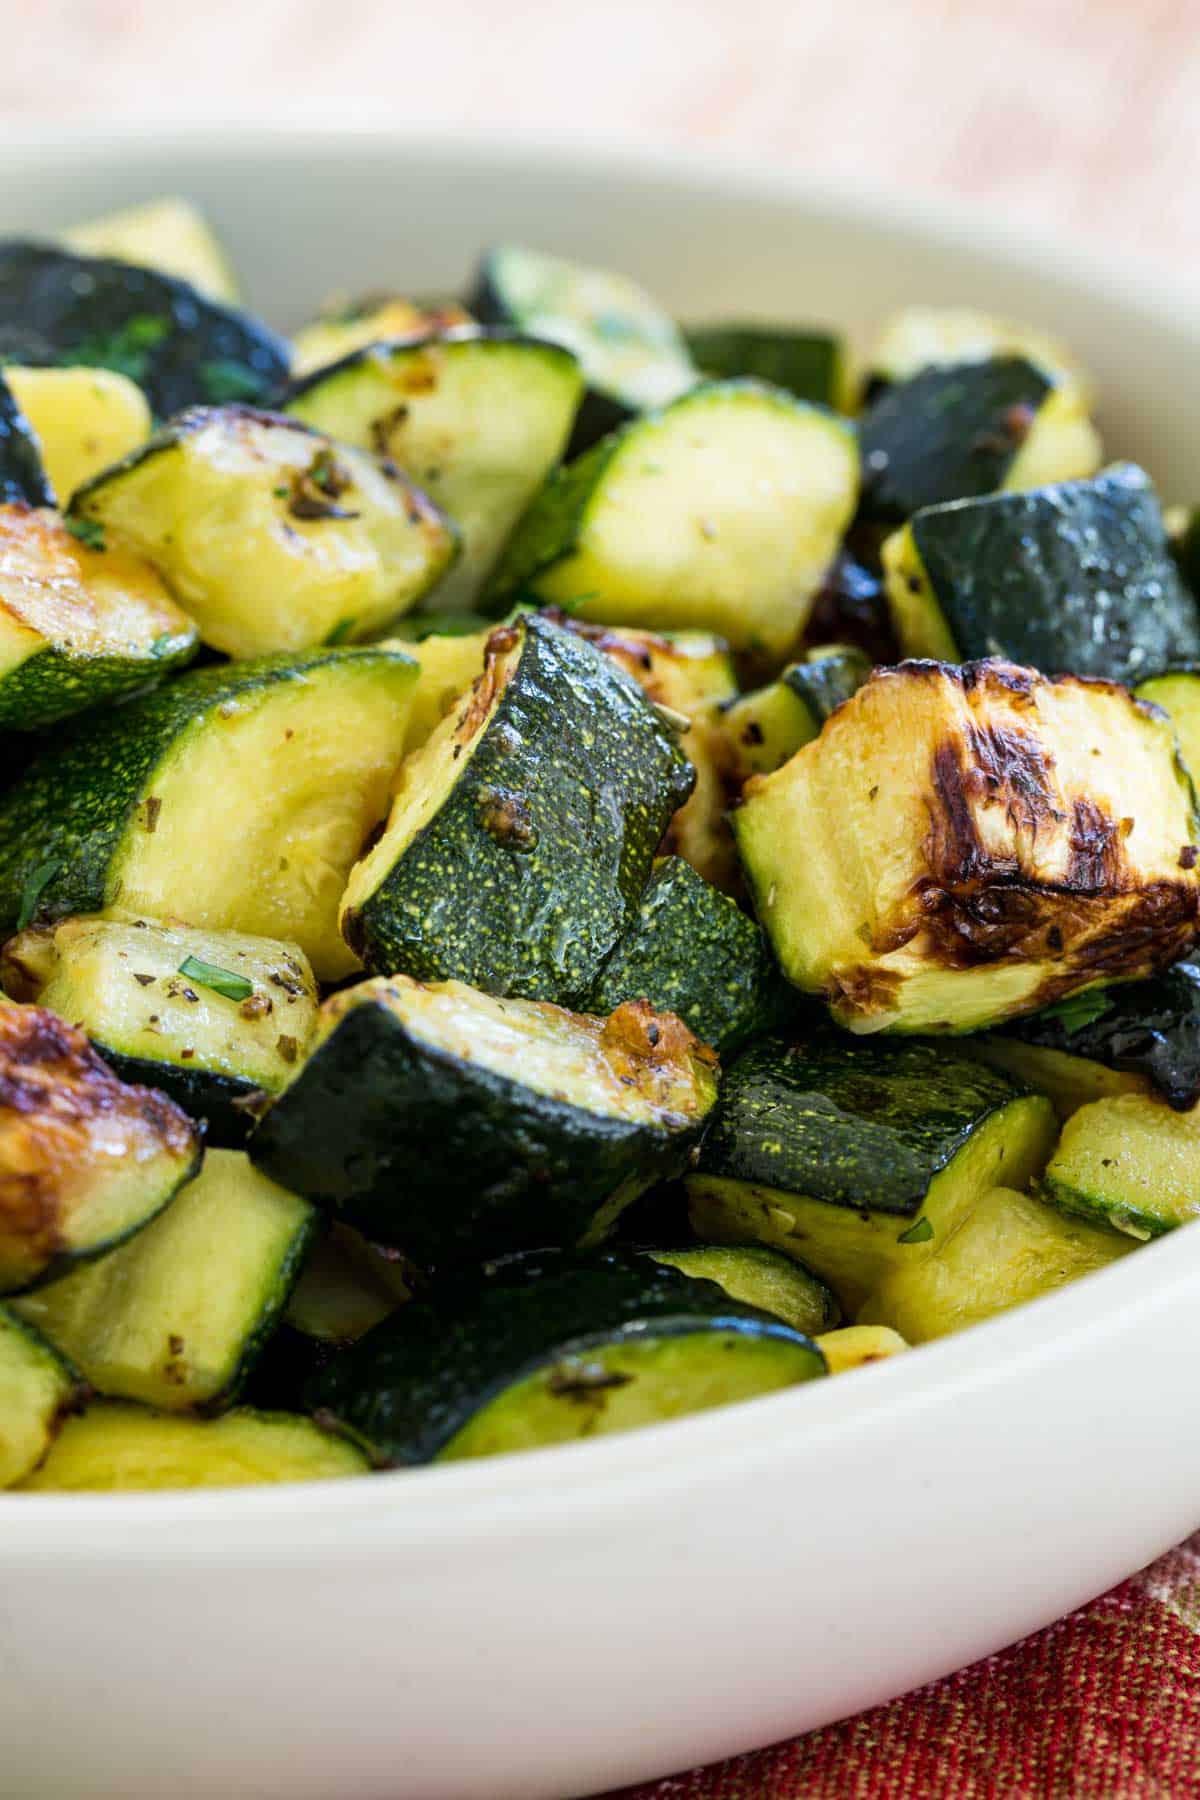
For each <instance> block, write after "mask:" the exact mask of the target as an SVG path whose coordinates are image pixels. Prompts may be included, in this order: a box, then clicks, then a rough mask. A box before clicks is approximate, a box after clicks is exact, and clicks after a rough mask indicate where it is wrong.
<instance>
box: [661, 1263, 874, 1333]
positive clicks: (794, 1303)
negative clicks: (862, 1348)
mask: <svg viewBox="0 0 1200 1800" xmlns="http://www.w3.org/2000/svg"><path fill="white" fill-rule="evenodd" d="M645 1254H646V1255H647V1256H649V1257H652V1258H653V1260H654V1261H655V1262H656V1263H668V1264H669V1265H670V1266H671V1268H673V1269H679V1270H681V1271H682V1273H683V1274H684V1275H693V1276H696V1277H698V1278H699V1279H701V1280H704V1281H715V1282H716V1284H717V1286H718V1287H721V1288H724V1290H725V1292H726V1293H727V1294H728V1295H729V1297H730V1298H731V1299H732V1300H740V1301H741V1302H742V1303H743V1305H745V1306H757V1307H758V1309H759V1311H760V1312H766V1313H771V1314H772V1315H773V1316H774V1317H775V1318H777V1319H782V1320H783V1322H784V1324H785V1325H790V1326H791V1327H792V1329H793V1331H803V1332H804V1333H805V1334H806V1335H807V1336H808V1337H813V1338H815V1337H816V1336H817V1333H818V1332H828V1331H829V1330H830V1329H831V1328H832V1327H833V1326H835V1325H837V1324H838V1323H839V1321H840V1319H841V1308H840V1307H839V1306H838V1303H837V1299H836V1297H835V1295H834V1294H833V1292H832V1290H831V1289H830V1288H829V1287H827V1286H826V1284H825V1282H823V1281H822V1280H821V1278H820V1276H819V1275H814V1274H813V1272H812V1270H811V1269H806V1268H804V1267H802V1265H801V1264H800V1263H798V1262H794V1261H793V1260H792V1259H791V1258H790V1257H788V1256H784V1255H783V1253H782V1252H781V1251H779V1250H772V1249H770V1248H768V1246H767V1245H766V1244H688V1245H687V1246H686V1247H685V1248H684V1249H682V1250H647V1251H646V1252H645Z"/></svg>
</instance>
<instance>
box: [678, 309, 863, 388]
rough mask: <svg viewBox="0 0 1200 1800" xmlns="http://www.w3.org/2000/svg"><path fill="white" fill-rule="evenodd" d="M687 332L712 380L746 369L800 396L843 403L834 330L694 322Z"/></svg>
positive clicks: (743, 372) (693, 350)
mask: <svg viewBox="0 0 1200 1800" xmlns="http://www.w3.org/2000/svg"><path fill="white" fill-rule="evenodd" d="M683 337H684V342H685V343H686V345H687V347H688V349H689V350H690V351H691V354H692V360H693V362H694V363H695V364H696V367H697V368H698V369H702V370H703V371H704V373H705V375H707V376H709V377H710V378H712V379H713V380H716V381H725V380H730V379H734V378H736V377H738V376H743V375H746V376H751V377H752V378H753V379H755V380H756V381H769V382H770V383H771V385H772V387H781V388H786V389H787V391H788V393H789V394H795V396H796V398H797V399H798V400H811V401H812V402H814V404H816V405H818V406H833V407H836V406H837V404H838V399H839V393H838V372H839V366H840V362H841V346H840V343H839V340H838V339H837V338H836V337H834V336H833V335H832V334H831V333H830V332H827V331H797V330H795V328H794V327H792V326H789V325H737V324H734V325H692V326H687V327H685V328H684V333H683Z"/></svg>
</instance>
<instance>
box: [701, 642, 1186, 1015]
mask: <svg viewBox="0 0 1200 1800" xmlns="http://www.w3.org/2000/svg"><path fill="white" fill-rule="evenodd" d="M1193 805H1194V801H1193V794H1192V787H1191V782H1190V780H1189V779H1188V777H1187V774H1186V771H1184V770H1183V769H1182V767H1181V765H1180V763H1179V760H1178V757H1177V755H1176V750H1175V740H1174V734H1173V733H1172V732H1171V730H1170V727H1169V725H1168V724H1167V721H1166V720H1165V719H1164V718H1163V717H1162V716H1161V714H1158V713H1156V712H1155V711H1153V710H1152V709H1149V708H1147V707H1145V706H1142V705H1140V704H1139V703H1138V702H1137V701H1135V700H1133V699H1132V698H1131V697H1130V696H1129V694H1127V693H1126V692H1125V690H1124V689H1123V688H1119V687H1116V686H1114V685H1112V684H1109V683H1102V682H1090V681H1080V680H1077V679H1075V678H1072V677H1067V678H1064V679H1062V680H1058V681H1050V680H1047V679H1045V678H1044V677H1042V676H1040V675H1038V674H1036V673H1034V672H1033V671H1031V670H1028V669H1021V668H1018V667H1016V666H1015V665H1014V664H1012V663H1006V662H1001V661H990V662H980V663H968V664H966V665H965V666H964V667H962V668H952V667H949V666H948V665H946V664H941V663H932V662H928V663H918V662H909V663H903V664H901V665H900V667H899V668H895V669H877V670H876V671H875V673H874V674H873V675H872V677H871V679H870V680H869V681H868V682H867V683H866V685H865V686H864V687H862V688H860V689H859V691H858V693H857V694H855V695H854V696H853V698H852V699H850V700H848V701H847V702H846V704H845V705H844V706H842V707H841V708H839V710H838V711H837V712H836V713H835V714H834V715H833V717H832V718H830V719H829V720H828V721H827V722H826V724H825V727H824V729H823V730H822V732H821V735H820V737H819V738H817V739H816V741H815V742H813V743H811V744H807V745H806V746H805V747H804V748H803V749H802V750H800V751H799V752H798V753H797V754H796V755H795V756H794V757H793V758H792V760H791V761H790V762H789V763H787V764H786V765H785V766H784V767H783V768H782V769H779V770H777V771H776V773H775V774H773V775H759V776H755V777H754V778H753V779H752V780H751V781H750V782H748V783H747V785H746V788H745V790H744V794H743V801H742V805H741V806H740V808H739V809H738V810H737V812H735V814H734V815H733V824H734V835H735V837H736V839H737V844H738V850H739V852H740V854H741V858H742V862H743V864H744V866H745V869H746V872H747V875H748V877H749V881H750V885H751V887H752V889H753V892H754V897H755V902H756V905H757V908H758V915H759V918H760V919H761V920H762V922H763V925H764V926H765V928H766V931H767V935H768V936H769V937H770V939H771V941H772V944H773V945H774V948H775V953H776V955H777V957H778V958H779V961H780V963H781V965H782V967H783V970H784V973H785V974H786V975H787V976H788V977H789V979H790V980H792V981H794V982H795V983H796V984H797V985H798V986H799V987H801V988H804V989H805V990H806V991H808V992H810V993H820V994H823V995H824V996H825V998H826V1000H827V1002H828V1004H829V1005H830V1007H831V1008H832V1010H833V1012H834V1015H835V1017H836V1018H837V1019H838V1022H839V1023H840V1024H843V1025H845V1026H846V1027H848V1029H850V1030H851V1031H878V1030H880V1029H891V1030H897V1031H942V1032H944V1031H973V1030H978V1029H981V1028H982V1027H984V1026H987V1025H991V1024H995V1023H998V1022H999V1021H1001V1020H1003V1019H1005V1018H1009V1017H1012V1016H1015V1015H1016V1014H1019V1013H1022V1012H1031V1011H1033V1010H1035V1009H1036V1008H1037V1007H1039V1006H1045V1005H1048V1004H1050V1003H1051V1002H1053V1001H1055V1000H1058V999H1063V998H1065V997H1066V996H1067V995H1068V994H1070V993H1073V992H1075V991H1076V990H1078V989H1082V988H1086V987H1089V986H1092V985H1095V984H1097V983H1100V982H1111V981H1114V980H1132V979H1134V978H1137V977H1144V976H1148V975H1151V974H1153V973H1154V972H1155V971H1156V970H1157V969H1160V968H1165V967H1166V966H1168V965H1169V964H1170V963H1172V962H1174V961H1176V960H1177V959H1178V958H1179V957H1180V956H1181V955H1182V954H1184V952H1185V951H1186V950H1187V949H1188V947H1189V946H1190V944H1191V943H1192V941H1193V939H1194V937H1195V933H1196V920H1197V908H1198V905H1200V875H1198V873H1197V870H1196V868H1195V866H1194V865H1195V863H1196V861H1197V852H1196V848H1195V844H1196V837H1197V827H1196V820H1195V817H1194V811H1193Z"/></svg>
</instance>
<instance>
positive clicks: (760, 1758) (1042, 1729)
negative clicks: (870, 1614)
mask: <svg viewBox="0 0 1200 1800" xmlns="http://www.w3.org/2000/svg"><path fill="white" fill-rule="evenodd" d="M1191 1795H1195V1796H1200V1533H1198V1534H1197V1535H1196V1536H1195V1537H1193V1538H1190V1539H1189V1540H1188V1542H1187V1543H1186V1544H1183V1545H1181V1546H1180V1547H1179V1549H1178V1550H1173V1551H1171V1552H1170V1554H1169V1555H1167V1556H1164V1557H1163V1558H1161V1560H1160V1561H1158V1562H1156V1563H1154V1564H1152V1565H1151V1567H1150V1568H1149V1569H1145V1570H1143V1572H1142V1573H1141V1574H1140V1575H1135V1576H1133V1577H1132V1578H1131V1579H1130V1580H1129V1581H1123V1582H1122V1583H1121V1585H1120V1587H1117V1588H1114V1589H1113V1591H1112V1592H1111V1593H1110V1594H1105V1595H1104V1597H1103V1598H1102V1599H1100V1600H1095V1601H1093V1602H1092V1604H1091V1605H1090V1606H1085V1607H1083V1608H1082V1609H1081V1610H1080V1611H1079V1612H1077V1613H1072V1614H1071V1615H1070V1617H1069V1618H1066V1619H1061V1620H1060V1621H1059V1622H1058V1624H1057V1625H1051V1626H1049V1627H1048V1628H1047V1630H1045V1631H1039V1632H1037V1633H1036V1634H1035V1636H1033V1637H1030V1638H1025V1639H1024V1640H1023V1642H1021V1643H1019V1644H1014V1645H1013V1647H1012V1648H1011V1649H1010V1650H1004V1651H1001V1653H1000V1654H999V1655H998V1656H990V1657H988V1658H987V1659H986V1660H985V1661H984V1662H980V1663H974V1664H972V1666H971V1667H970V1668H968V1669H962V1670H960V1671H959V1673H958V1674H957V1675H950V1676H947V1678H946V1679H945V1680H944V1681H938V1682H934V1683H933V1684H932V1686H930V1687H926V1688H920V1689H918V1690H917V1692H916V1693H913V1694H906V1695H905V1696H904V1698H903V1699H900V1700H893V1701H892V1702H891V1704H890V1705H887V1706H877V1707H875V1708H874V1710H873V1711H871V1712H866V1713H860V1714H859V1715H858V1717H857V1718H854V1719H846V1720H844V1721H843V1722H842V1723H841V1724H840V1725H828V1726H826V1727H825V1728H824V1730H822V1731H813V1732H810V1733H809V1734H808V1736H807V1737H801V1738H794V1739H793V1740H792V1741H791V1742H790V1743H786V1744H775V1745H774V1746H773V1747H772V1748H771V1749H769V1750H758V1751H755V1752H753V1753H752V1754H751V1755H749V1756H737V1757H734V1758H733V1759H732V1760H731V1761H729V1762H724V1763H717V1764H714V1766H713V1767H712V1768H708V1769H696V1770H694V1771H692V1772H691V1773H688V1774H682V1775H676V1776H672V1777H671V1778H670V1779H668V1780H666V1781H658V1782H651V1783H649V1784H648V1785H647V1786H643V1787H636V1788H626V1789H624V1790H623V1792H622V1794H621V1795H620V1796H617V1795H612V1796H610V1797H609V1800H1060V1797H1062V1800H1066V1797H1067V1796H1070V1797H1071V1800H1076V1797H1078V1800H1187V1797H1188V1796H1191Z"/></svg>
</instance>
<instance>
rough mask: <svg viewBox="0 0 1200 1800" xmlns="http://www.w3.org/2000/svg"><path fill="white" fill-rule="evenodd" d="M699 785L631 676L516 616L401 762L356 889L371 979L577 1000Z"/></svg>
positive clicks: (349, 916)
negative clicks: (410, 978) (674, 818)
mask: <svg viewBox="0 0 1200 1800" xmlns="http://www.w3.org/2000/svg"><path fill="white" fill-rule="evenodd" d="M691 786H692V771H691V768H690V765H689V764H688V763H687V762H686V760H685V759H684V757H683V755H682V753H681V752H680V750H679V748H678V746H677V743H676V740H675V737H674V735H673V733H672V731H671V730H670V729H669V728H668V727H667V726H666V725H665V724H664V723H663V722H662V720H661V719H660V718H659V717H658V715H656V714H655V713H654V712H653V710H652V709H651V708H650V706H648V705H647V703H646V701H645V699H644V698H643V696H642V694H641V692H640V691H639V689H638V688H637V687H636V686H635V685H634V683H633V682H632V681H630V680H629V678H628V677H627V676H625V675H624V674H623V673H622V672H621V671H620V670H619V669H617V668H616V667H615V666H614V665H613V663H612V662H611V661H610V660H609V659H608V658H607V657H605V656H603V655H601V654H600V652H599V651H597V650H595V649H594V648H593V647H592V646H591V645H590V644H587V643H584V642H582V641H581V640H580V639H579V638H577V637H575V636H573V635H572V634H571V633H570V632H567V631H564V630H562V629H560V628H559V627H558V626H557V625H555V624H553V623H552V622H551V621H549V620H547V619H542V618H538V617H536V616H523V617H522V618H520V619H519V620H517V621H516V622H515V623H514V624H512V625H511V626H502V627H499V628H498V629H497V630H496V631H495V632H494V633H493V634H492V636H491V638H490V639H489V642H488V649H487V660H486V662H485V665H484V671H483V673H482V674H481V676H480V677H479V679H478V680H477V681H476V682H475V684H474V686H473V687H472V688H471V689H469V690H468V691H467V693H466V694H465V695H464V696H463V698H462V700H461V702H460V704H459V705H458V706H456V707H455V708H454V709H453V711H452V712H451V713H449V714H448V715H447V717H446V718H445V719H444V720H443V721H442V723H441V724H440V725H439V726H438V727H437V729H436V730H435V731H434V732H433V734H432V736H431V737H430V738H429V739H428V740H427V741H426V743H425V744H424V745H423V746H422V748H421V749H420V750H418V751H417V752H416V753H415V754H414V755H412V756H410V757H408V758H407V759H406V761H405V762H404V764H403V767H402V768H401V771H400V777H399V782H398V785H397V790H396V794H395V798H394V800H393V802H392V810H391V815H390V817H389V819H388V823H387V828H386V830H385V831H384V832H383V834H382V836H381V837H380V838H379V841H378V842H377V843H376V844H375V845H374V847H373V848H372V849H371V850H370V851H369V852H368V853H367V855H366V856H364V857H363V859H362V861H361V862H359V863H358V864H357V865H356V867H355V868H354V870H353V873H352V874H351V876H350V879H349V882H348V884H347V887H346V891H345V896H344V899H343V902H342V911H341V923H342V930H343V932H344V933H345V936H346V941H347V943H349V944H350V946H351V947H352V949H353V950H354V951H355V953H356V954H357V955H358V956H360V957H361V958H362V960H363V962H364V963H365V964H366V965H367V967H368V968H369V969H370V970H371V971H372V972H373V973H391V972H393V971H395V970H403V971H404V973H406V974H410V975H415V976H418V977H420V978H421V979H422V980H435V981H436V980H444V979H448V978H451V977H453V978H456V979H458V980H462V981H468V982H470V983H471V984H472V985H473V986H476V987H480V988H484V989H486V990H488V991H489V992H492V993H499V994H521V995H524V996H525V997H526V998H528V999H535V1000H556V1001H558V1002H560V1003H562V1004H571V1003H572V1002H574V1001H575V1000H577V999H578V998H579V997H580V996H581V995H582V994H583V992H584V991H585V989H586V987H587V985H588V983H589V981H590V980H591V979H592V976H593V975H594V974H595V972H596V970H597V969H598V967H599V965H600V963H601V961H602V960H603V958H604V957H605V956H606V955H607V954H608V952H609V951H610V950H611V949H612V947H613V945H614V943H615V942H616V940H617V938H618V937H619V936H620V934H621V932H622V931H623V930H624V929H625V927H626V925H627V923H628V922H629V920H630V919H631V918H632V915H633V911H634V908H635V907H636V905H637V901H638V897H639V895H640V893H641V889H642V886H643V884H644V882H645V879H646V877H647V875H648V874H649V872H650V864H651V861H652V858H653V856H654V851H655V848H656V846H657V844H658V841H659V839H660V838H661V836H662V833H663V831H664V829H665V827H666V825H667V821H668V820H669V819H670V817H671V815H672V814H673V813H674V812H675V811H676V809H677V808H678V807H679V806H680V805H681V804H682V802H683V801H684V800H685V799H686V798H687V796H688V794H689V793H690V791H691ZM318 973H320V971H319V970H318Z"/></svg>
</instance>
